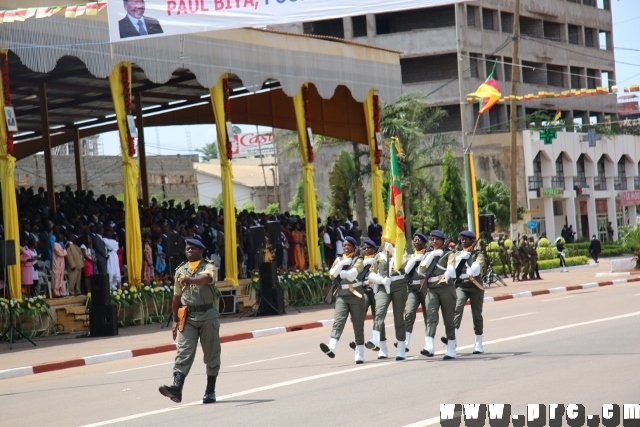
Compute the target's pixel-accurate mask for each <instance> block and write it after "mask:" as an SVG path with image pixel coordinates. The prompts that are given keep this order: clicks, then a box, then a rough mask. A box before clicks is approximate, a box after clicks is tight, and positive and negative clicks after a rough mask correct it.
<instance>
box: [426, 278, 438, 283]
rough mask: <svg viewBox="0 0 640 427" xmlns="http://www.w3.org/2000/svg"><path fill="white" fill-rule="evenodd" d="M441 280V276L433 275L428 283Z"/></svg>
mask: <svg viewBox="0 0 640 427" xmlns="http://www.w3.org/2000/svg"><path fill="white" fill-rule="evenodd" d="M439 281H440V278H439V277H432V278H430V279H429V280H427V282H428V283H438V282H439Z"/></svg>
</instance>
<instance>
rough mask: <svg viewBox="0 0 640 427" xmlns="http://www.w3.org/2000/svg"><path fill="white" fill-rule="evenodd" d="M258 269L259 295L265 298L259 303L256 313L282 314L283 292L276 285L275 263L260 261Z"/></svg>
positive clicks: (262, 314)
mask: <svg viewBox="0 0 640 427" xmlns="http://www.w3.org/2000/svg"><path fill="white" fill-rule="evenodd" d="M258 271H259V273H260V296H261V297H262V298H263V299H264V300H266V301H263V302H262V303H261V304H260V307H259V311H258V315H260V316H268V315H272V314H284V312H285V311H284V292H283V291H282V288H281V287H280V286H278V275H277V272H276V263H275V262H261V263H260V267H259V270H258ZM272 306H273V307H272ZM274 308H276V309H277V311H276V310H274Z"/></svg>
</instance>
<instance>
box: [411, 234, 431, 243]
mask: <svg viewBox="0 0 640 427" xmlns="http://www.w3.org/2000/svg"><path fill="white" fill-rule="evenodd" d="M413 237H419V238H420V239H421V240H422V241H423V242H428V241H429V238H428V237H427V236H425V235H424V234H422V233H414V234H413Z"/></svg>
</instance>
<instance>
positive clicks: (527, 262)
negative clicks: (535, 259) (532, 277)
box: [520, 236, 531, 281]
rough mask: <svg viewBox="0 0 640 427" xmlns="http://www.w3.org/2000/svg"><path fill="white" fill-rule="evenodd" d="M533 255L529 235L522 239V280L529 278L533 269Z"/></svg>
mask: <svg viewBox="0 0 640 427" xmlns="http://www.w3.org/2000/svg"><path fill="white" fill-rule="evenodd" d="M530 257H531V255H530V254H529V242H528V241H527V236H522V238H521V239H520V262H521V263H522V276H521V277H520V280H521V281H522V280H529V272H530V271H531V259H530Z"/></svg>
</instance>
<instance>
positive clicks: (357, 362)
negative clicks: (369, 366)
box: [356, 360, 364, 365]
mask: <svg viewBox="0 0 640 427" xmlns="http://www.w3.org/2000/svg"><path fill="white" fill-rule="evenodd" d="M363 363H364V360H356V365H362V364H363Z"/></svg>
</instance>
